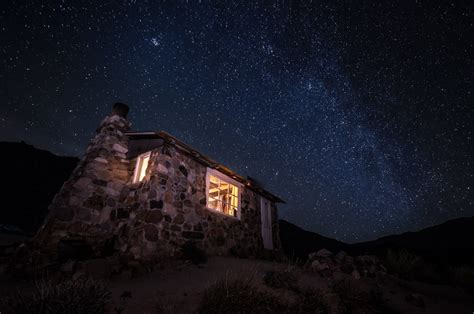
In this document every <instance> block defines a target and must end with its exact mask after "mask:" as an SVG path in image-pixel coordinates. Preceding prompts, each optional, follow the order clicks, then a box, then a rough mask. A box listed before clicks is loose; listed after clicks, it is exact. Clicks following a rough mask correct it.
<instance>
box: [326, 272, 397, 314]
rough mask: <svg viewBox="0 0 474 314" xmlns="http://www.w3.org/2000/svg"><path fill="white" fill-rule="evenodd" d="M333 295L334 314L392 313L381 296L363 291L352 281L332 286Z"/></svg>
mask: <svg viewBox="0 0 474 314" xmlns="http://www.w3.org/2000/svg"><path fill="white" fill-rule="evenodd" d="M332 291H333V293H334V294H335V296H336V298H335V303H336V304H335V306H336V307H337V309H335V310H333V312H336V313H361V314H362V313H365V314H366V313H392V311H391V310H390V309H389V308H388V307H387V305H386V303H385V301H384V300H383V299H382V294H381V293H379V292H377V291H375V290H369V291H367V290H364V289H360V287H358V286H356V284H355V283H354V282H353V281H352V280H339V281H336V282H335V283H334V284H333V286H332Z"/></svg>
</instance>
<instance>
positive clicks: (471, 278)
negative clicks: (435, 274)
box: [449, 266, 474, 292]
mask: <svg viewBox="0 0 474 314" xmlns="http://www.w3.org/2000/svg"><path fill="white" fill-rule="evenodd" d="M449 273H450V281H451V283H453V284H454V285H457V286H460V287H462V288H464V289H466V290H467V291H469V292H474V270H473V269H472V268H469V267H467V266H462V267H451V268H450V269H449Z"/></svg>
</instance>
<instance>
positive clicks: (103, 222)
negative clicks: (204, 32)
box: [35, 103, 283, 261]
mask: <svg viewBox="0 0 474 314" xmlns="http://www.w3.org/2000/svg"><path fill="white" fill-rule="evenodd" d="M128 111H129V108H128V107H127V106H126V105H124V104H121V103H117V104H115V105H114V107H113V111H112V113H111V114H110V115H109V116H107V117H106V118H105V119H104V120H103V121H102V122H101V124H100V126H99V128H98V129H97V133H96V136H95V137H94V138H93V139H92V141H91V143H90V144H89V146H88V147H87V150H86V152H85V155H84V156H83V158H82V159H81V160H80V162H79V164H78V165H77V167H76V169H75V170H74V171H73V173H72V175H71V177H70V178H69V179H68V180H67V181H66V182H65V183H64V185H63V187H62V188H61V190H60V191H59V193H58V194H57V195H56V196H55V198H54V200H53V202H52V204H51V205H50V211H49V215H48V217H47V219H46V222H45V224H44V225H43V226H42V227H41V228H40V230H39V231H38V233H37V235H36V238H35V240H36V243H37V244H39V245H40V247H41V248H42V250H43V251H44V250H49V254H59V255H60V254H62V253H61V252H63V251H64V250H67V248H68V247H71V246H75V245H76V246H77V245H79V244H78V243H82V244H81V245H80V246H81V247H82V249H81V250H82V253H84V254H86V253H87V254H89V255H92V256H104V255H105V256H107V255H110V254H116V253H118V255H119V256H120V257H125V258H127V259H133V260H139V261H152V260H156V259H159V258H160V257H163V256H175V255H176V254H177V253H178V252H179V250H180V248H181V247H182V245H183V244H185V243H186V242H188V241H193V242H194V243H195V244H196V245H197V246H198V247H200V248H202V249H204V250H205V251H206V252H207V253H208V254H211V255H227V254H237V255H242V256H261V254H268V253H270V252H273V253H279V252H281V244H280V238H279V230H278V214H277V208H276V204H277V203H283V201H282V200H281V199H280V198H279V197H277V196H275V195H274V194H272V193H270V192H269V191H267V190H265V189H263V188H262V187H261V186H260V185H259V184H258V183H257V182H255V180H252V179H250V178H248V177H243V176H241V175H239V174H237V173H235V172H234V171H232V170H231V169H229V168H227V167H226V166H224V165H222V164H219V163H217V162H215V161H213V160H212V159H210V158H208V157H206V156H204V155H202V154H201V153H199V152H198V151H196V150H195V149H193V148H192V147H190V146H188V145H186V144H185V143H183V142H181V141H180V140H178V139H176V138H174V137H173V136H171V135H169V134H167V133H165V132H163V131H160V132H133V131H131V130H130V126H131V124H130V122H129V121H128V120H127V119H126V117H127V113H128ZM84 245H86V246H85V247H86V248H87V249H84Z"/></svg>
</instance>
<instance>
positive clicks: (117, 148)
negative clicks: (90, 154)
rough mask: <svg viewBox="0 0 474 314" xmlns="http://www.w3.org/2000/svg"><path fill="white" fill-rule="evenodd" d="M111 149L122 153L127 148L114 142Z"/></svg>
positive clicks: (125, 151)
mask: <svg viewBox="0 0 474 314" xmlns="http://www.w3.org/2000/svg"><path fill="white" fill-rule="evenodd" d="M112 149H113V150H115V151H117V152H119V153H122V154H126V153H127V152H128V149H127V148H126V147H124V146H122V145H120V144H114V146H112Z"/></svg>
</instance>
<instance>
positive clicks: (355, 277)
mask: <svg viewBox="0 0 474 314" xmlns="http://www.w3.org/2000/svg"><path fill="white" fill-rule="evenodd" d="M351 276H352V278H354V279H360V273H359V272H358V271H357V270H355V269H354V270H353V271H352V273H351Z"/></svg>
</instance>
